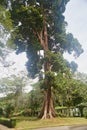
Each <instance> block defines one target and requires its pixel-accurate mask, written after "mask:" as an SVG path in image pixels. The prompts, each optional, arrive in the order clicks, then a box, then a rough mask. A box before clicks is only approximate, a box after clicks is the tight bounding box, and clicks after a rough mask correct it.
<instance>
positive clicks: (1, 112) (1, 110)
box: [0, 107, 3, 116]
mask: <svg viewBox="0 0 87 130" xmlns="http://www.w3.org/2000/svg"><path fill="white" fill-rule="evenodd" d="M2 115H3V109H2V108H1V107H0V116H2Z"/></svg>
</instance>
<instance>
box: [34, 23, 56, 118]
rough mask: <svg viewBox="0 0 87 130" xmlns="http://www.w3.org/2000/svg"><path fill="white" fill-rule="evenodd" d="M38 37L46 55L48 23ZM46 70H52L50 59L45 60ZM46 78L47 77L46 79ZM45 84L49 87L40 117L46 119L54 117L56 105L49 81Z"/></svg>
mask: <svg viewBox="0 0 87 130" xmlns="http://www.w3.org/2000/svg"><path fill="white" fill-rule="evenodd" d="M37 35H38V39H39V41H40V43H41V46H42V47H43V50H44V57H45V54H46V52H47V51H48V50H49V48H48V34H47V27H46V24H45V26H44V29H43V31H41V32H39V33H37ZM44 71H45V72H47V71H51V64H50V62H49V61H45V62H44ZM44 80H46V79H44ZM45 85H46V86H47V89H46V90H44V101H43V106H42V110H41V113H40V116H39V117H40V118H42V119H46V118H53V117H55V116H56V113H55V110H54V107H53V98H52V90H51V87H52V86H50V83H49V82H45Z"/></svg>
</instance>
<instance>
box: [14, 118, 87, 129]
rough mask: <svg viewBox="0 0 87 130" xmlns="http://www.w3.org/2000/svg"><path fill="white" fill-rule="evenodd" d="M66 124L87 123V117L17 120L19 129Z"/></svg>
mask: <svg viewBox="0 0 87 130" xmlns="http://www.w3.org/2000/svg"><path fill="white" fill-rule="evenodd" d="M65 125H87V119H85V118H79V117H74V118H60V117H59V118H54V119H46V120H40V119H30V120H29V119H28V118H27V119H26V118H25V119H23V120H20V121H18V122H17V125H16V128H18V129H19V130H32V129H35V128H41V127H54V126H65Z"/></svg>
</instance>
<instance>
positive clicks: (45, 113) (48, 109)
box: [40, 86, 56, 119]
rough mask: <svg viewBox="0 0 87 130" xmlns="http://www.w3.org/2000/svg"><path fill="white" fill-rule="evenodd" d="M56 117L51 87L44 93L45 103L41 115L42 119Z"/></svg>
mask: <svg viewBox="0 0 87 130" xmlns="http://www.w3.org/2000/svg"><path fill="white" fill-rule="evenodd" d="M55 116H56V113H55V110H54V107H53V99H52V92H51V87H49V86H48V89H47V91H45V92H44V102H43V107H42V110H41V113H40V118H42V119H46V118H53V117H55Z"/></svg>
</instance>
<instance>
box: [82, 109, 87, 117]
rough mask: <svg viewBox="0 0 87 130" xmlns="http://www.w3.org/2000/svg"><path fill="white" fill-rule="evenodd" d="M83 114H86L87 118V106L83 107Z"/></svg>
mask: <svg viewBox="0 0 87 130" xmlns="http://www.w3.org/2000/svg"><path fill="white" fill-rule="evenodd" d="M83 116H84V117H85V118H87V107H85V108H84V109H83Z"/></svg>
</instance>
